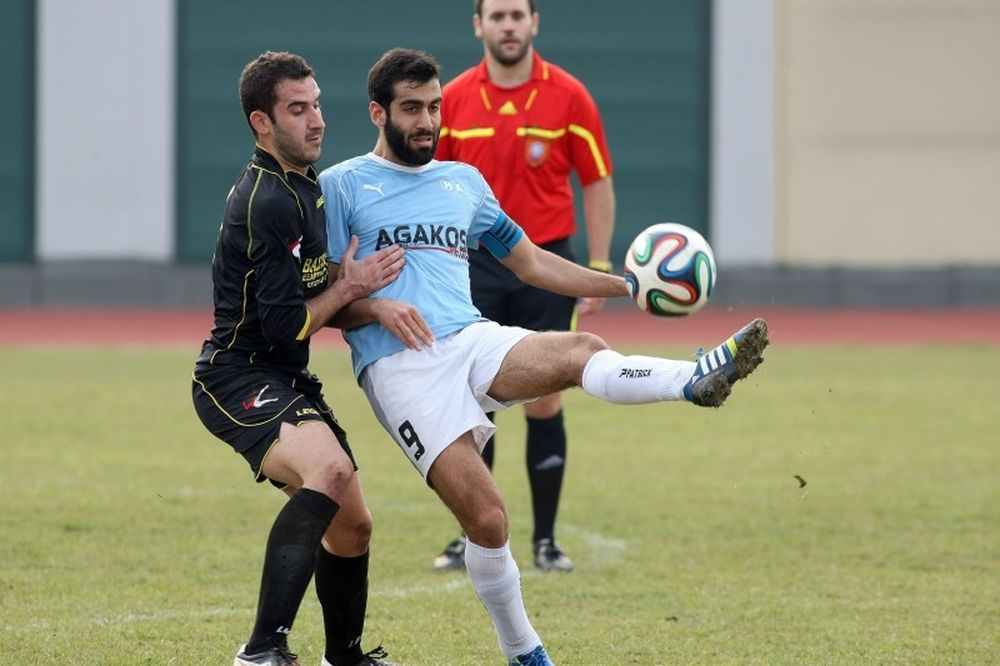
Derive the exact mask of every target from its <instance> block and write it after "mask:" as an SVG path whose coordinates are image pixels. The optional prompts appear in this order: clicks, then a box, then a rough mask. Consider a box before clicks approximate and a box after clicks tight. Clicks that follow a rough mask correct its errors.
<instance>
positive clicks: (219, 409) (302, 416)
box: [191, 361, 357, 488]
mask: <svg viewBox="0 0 1000 666" xmlns="http://www.w3.org/2000/svg"><path fill="white" fill-rule="evenodd" d="M191 390H192V398H193V400H194V409H195V412H197V413H198V418H200V419H201V422H202V423H203V424H204V425H205V427H206V428H208V431H209V432H211V433H212V434H213V435H215V436H216V437H218V438H219V439H221V440H222V441H224V442H226V443H227V444H229V445H230V446H231V447H233V450H235V451H236V452H237V453H239V454H240V455H242V456H243V457H244V458H245V459H246V461H247V462H248V463H249V464H250V469H252V470H253V473H254V476H255V478H256V479H257V481H258V482H260V481H264V480H265V479H266V478H267V477H265V476H264V475H263V474H261V471H260V466H261V464H262V463H263V461H264V456H266V455H267V452H268V451H269V450H270V449H271V447H272V446H273V445H274V443H275V442H276V441H278V434H279V432H280V430H281V424H282V423H292V424H299V423H302V422H303V421H323V422H324V423H326V424H327V426H329V427H330V430H332V431H333V434H334V436H335V437H336V438H337V441H338V442H340V446H341V447H343V449H344V451H345V452H346V453H347V455H348V457H350V459H351V462H352V463H353V464H354V468H355V469H357V463H356V462H355V460H354V454H353V453H352V452H351V447H350V445H349V444H348V442H347V433H346V432H345V431H344V429H343V428H341V427H340V424H339V423H337V419H336V418H335V417H334V415H333V410H331V409H330V406H329V405H327V404H326V401H325V400H324V399H323V392H322V391H323V386H322V384H320V382H319V379H318V378H317V377H316V375H314V374H312V373H311V372H309V371H308V370H303V371H302V372H301V373H300V374H298V375H290V374H288V373H286V372H283V371H281V370H277V369H274V368H267V367H260V366H254V365H249V364H247V365H236V364H227V365H209V364H208V363H204V362H200V361H199V363H197V364H196V365H195V368H194V377H193V381H192V383H191ZM272 483H273V484H274V485H275V486H278V487H279V488H280V487H283V486H284V485H285V484H283V483H279V482H277V481H272Z"/></svg>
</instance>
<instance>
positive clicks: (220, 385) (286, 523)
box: [192, 363, 353, 664]
mask: <svg viewBox="0 0 1000 666" xmlns="http://www.w3.org/2000/svg"><path fill="white" fill-rule="evenodd" d="M286 381H287V378H286V377H284V376H281V375H278V374H275V373H270V372H267V371H262V370H259V369H256V368H247V367H229V366H225V367H215V366H211V365H210V364H207V363H206V364H199V365H198V366H196V368H195V376H194V381H193V385H192V389H193V399H194V405H195V410H196V412H197V413H198V416H199V418H200V419H201V420H202V422H203V423H204V424H205V426H206V427H207V428H208V430H209V431H210V432H212V433H213V434H214V435H215V436H216V437H218V438H219V439H221V440H223V441H225V442H226V443H228V444H229V445H230V446H232V447H233V449H235V450H236V452H237V453H240V454H241V455H242V456H243V457H244V458H245V459H246V461H247V463H248V464H249V465H250V468H251V469H252V470H253V472H254V475H255V476H256V478H257V480H258V481H264V480H267V479H268V478H270V479H271V480H272V483H274V484H275V485H278V486H279V487H283V486H285V485H292V486H294V487H295V488H300V489H301V490H298V491H297V492H295V493H294V494H293V496H292V497H291V498H290V499H289V500H288V502H287V503H286V504H285V506H284V507H283V508H282V509H281V511H279V513H278V515H277V516H276V518H275V520H274V523H273V524H272V527H271V532H270V535H269V537H268V543H267V547H266V551H265V556H264V566H263V571H262V575H261V586H260V593H259V600H258V613H257V618H256V621H255V624H254V630H253V633H252V636H251V639H250V641H248V644H246V645H244V646H243V647H242V648H241V649H240V651H239V654H238V655H237V661H236V663H244V664H254V663H293V662H294V656H292V655H291V652H290V651H289V650H288V647H287V637H288V632H289V631H290V629H291V626H292V623H293V622H294V620H295V616H296V614H297V612H298V608H299V604H300V603H301V600H302V596H303V595H304V593H305V589H306V586H307V585H308V583H309V579H310V578H311V576H312V570H313V568H314V567H315V557H316V548H317V546H318V545H319V542H320V539H321V538H322V536H323V533H324V532H325V531H326V529H327V527H328V526H329V525H330V522H331V521H332V520H333V518H334V516H335V515H336V513H337V509H338V504H337V499H338V498H339V496H340V494H341V492H342V491H343V488H344V487H345V486H346V483H347V481H349V479H350V477H351V476H352V475H353V464H352V463H351V461H350V459H349V457H348V456H347V454H346V453H345V452H344V450H343V449H342V448H340V446H339V444H338V443H337V441H336V439H335V438H334V436H333V434H332V433H331V432H330V430H329V428H328V427H327V426H326V425H325V424H324V423H323V422H322V421H320V420H318V419H320V418H321V416H320V415H319V413H318V411H317V410H315V409H309V407H308V401H307V399H306V398H305V397H304V396H303V395H302V394H301V393H299V392H297V391H294V390H292V389H291V388H290V387H289V386H288V384H286ZM292 423H295V424H298V425H292ZM331 461H332V462H331Z"/></svg>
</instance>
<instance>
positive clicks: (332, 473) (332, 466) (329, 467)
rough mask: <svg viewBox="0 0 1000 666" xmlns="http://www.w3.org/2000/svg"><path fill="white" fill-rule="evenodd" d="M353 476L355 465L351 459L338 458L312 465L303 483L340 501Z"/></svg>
mask: <svg viewBox="0 0 1000 666" xmlns="http://www.w3.org/2000/svg"><path fill="white" fill-rule="evenodd" d="M353 478H354V465H353V464H352V463H351V461H350V460H349V459H347V458H346V457H345V458H344V459H343V460H342V459H339V458H337V459H331V460H324V461H323V462H321V463H317V464H315V465H312V466H311V467H310V470H309V474H308V476H306V477H305V478H304V479H303V481H304V484H303V485H305V486H306V487H308V488H314V489H315V490H318V491H319V492H321V493H324V494H326V495H327V496H329V497H331V498H333V500H334V501H339V499H340V497H341V496H342V495H343V493H344V490H345V489H346V488H347V486H348V485H349V484H350V483H351V480H352V479H353Z"/></svg>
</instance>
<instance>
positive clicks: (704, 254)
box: [625, 223, 715, 317]
mask: <svg viewBox="0 0 1000 666" xmlns="http://www.w3.org/2000/svg"><path fill="white" fill-rule="evenodd" d="M625 283H626V285H628V290H629V294H630V295H631V296H632V300H634V301H635V303H636V305H638V306H639V309H640V310H642V311H644V312H649V313H651V314H654V315H659V316H661V317H683V316H685V315H689V314H691V313H693V312H697V311H698V310H700V309H701V308H702V307H703V306H704V305H705V303H707V302H708V299H709V297H710V296H711V295H712V289H714V288H715V255H713V254H712V248H711V247H709V245H708V241H706V240H705V238H704V237H703V236H702V235H701V234H700V233H698V232H697V231H695V230H694V229H692V228H690V227H686V226H684V225H683V224H673V223H663V224H654V225H653V226H651V227H649V228H647V229H645V230H644V231H643V232H642V233H640V234H639V235H638V236H636V237H635V240H634V241H632V245H630V246H629V248H628V254H626V255H625Z"/></svg>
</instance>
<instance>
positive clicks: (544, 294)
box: [469, 238, 576, 331]
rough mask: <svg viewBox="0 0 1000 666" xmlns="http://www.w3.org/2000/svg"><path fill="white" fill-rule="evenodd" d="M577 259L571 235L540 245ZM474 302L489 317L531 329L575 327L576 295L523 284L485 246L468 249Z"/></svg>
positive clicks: (556, 329) (566, 256) (499, 322)
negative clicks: (563, 294)
mask: <svg viewBox="0 0 1000 666" xmlns="http://www.w3.org/2000/svg"><path fill="white" fill-rule="evenodd" d="M540 247H541V248H542V249H544V250H548V251H549V252H553V253H555V254H558V255H559V256H560V257H563V258H565V259H569V260H570V261H576V257H575V255H574V254H573V247H572V244H571V243H570V239H568V238H564V239H562V240H558V241H553V242H551V243H546V244H544V245H541V246H540ZM469 279H470V280H471V282H472V302H473V303H474V304H475V306H476V307H477V308H479V311H480V312H481V313H482V314H483V316H484V317H486V318H487V319H492V320H493V321H495V322H497V323H498V324H503V325H505V326H521V327H523V328H527V329H530V330H532V331H568V330H571V329H572V327H573V311H574V309H575V308H576V299H575V298H573V297H572V296H562V295H561V294H553V293H552V292H550V291H545V290H544V289H538V288H537V287H532V286H529V285H526V284H524V283H523V282H521V281H520V280H518V279H517V276H516V275H514V274H513V273H512V272H511V271H510V270H508V269H507V267H506V266H504V265H503V264H501V263H500V262H499V261H497V259H496V258H495V257H494V256H493V255H492V254H490V253H489V252H487V251H486V250H470V251H469Z"/></svg>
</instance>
